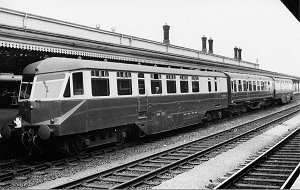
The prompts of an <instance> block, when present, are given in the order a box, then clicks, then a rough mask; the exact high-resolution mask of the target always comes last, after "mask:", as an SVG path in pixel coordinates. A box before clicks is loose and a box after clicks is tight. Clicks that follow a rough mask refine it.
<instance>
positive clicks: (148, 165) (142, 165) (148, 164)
mask: <svg viewBox="0 0 300 190" xmlns="http://www.w3.org/2000/svg"><path fill="white" fill-rule="evenodd" d="M137 166H141V167H154V168H161V167H162V166H159V165H155V164H150V163H145V164H139V165H137Z"/></svg>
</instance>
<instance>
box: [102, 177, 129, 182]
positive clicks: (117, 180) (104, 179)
mask: <svg viewBox="0 0 300 190" xmlns="http://www.w3.org/2000/svg"><path fill="white" fill-rule="evenodd" d="M97 180H99V181H105V182H106V181H108V182H114V183H125V182H127V181H128V180H126V179H114V178H109V177H105V178H98V179H97Z"/></svg>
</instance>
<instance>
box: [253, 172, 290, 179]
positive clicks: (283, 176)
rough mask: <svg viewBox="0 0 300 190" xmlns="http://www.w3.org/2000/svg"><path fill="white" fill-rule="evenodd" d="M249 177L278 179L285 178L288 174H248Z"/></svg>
mask: <svg viewBox="0 0 300 190" xmlns="http://www.w3.org/2000/svg"><path fill="white" fill-rule="evenodd" d="M249 175H251V176H264V177H278V178H287V177H289V174H283V173H281V174H277V173H276V174H272V173H262V172H250V173H249Z"/></svg>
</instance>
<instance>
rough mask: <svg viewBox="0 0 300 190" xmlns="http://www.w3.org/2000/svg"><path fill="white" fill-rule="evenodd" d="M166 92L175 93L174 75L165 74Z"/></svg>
mask: <svg viewBox="0 0 300 190" xmlns="http://www.w3.org/2000/svg"><path fill="white" fill-rule="evenodd" d="M166 77H167V93H176V80H175V79H176V77H175V75H167V76H166Z"/></svg>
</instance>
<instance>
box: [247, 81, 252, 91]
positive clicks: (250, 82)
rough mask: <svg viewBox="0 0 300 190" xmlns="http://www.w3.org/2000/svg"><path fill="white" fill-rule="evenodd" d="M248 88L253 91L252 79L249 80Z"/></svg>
mask: <svg viewBox="0 0 300 190" xmlns="http://www.w3.org/2000/svg"><path fill="white" fill-rule="evenodd" d="M248 84H249V85H248V89H249V91H252V81H248Z"/></svg>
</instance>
